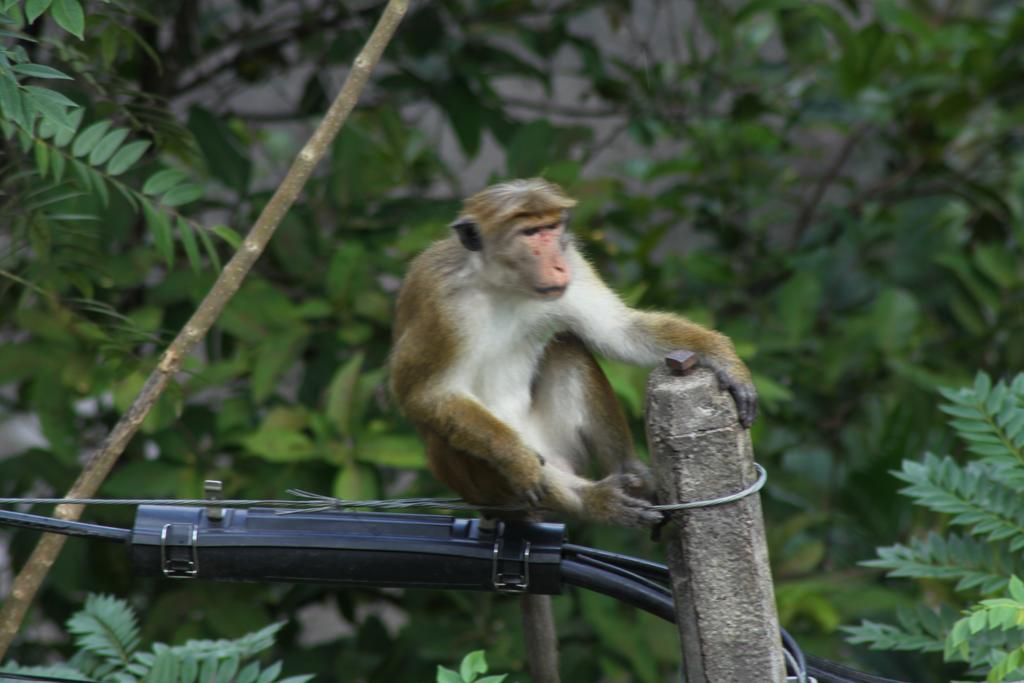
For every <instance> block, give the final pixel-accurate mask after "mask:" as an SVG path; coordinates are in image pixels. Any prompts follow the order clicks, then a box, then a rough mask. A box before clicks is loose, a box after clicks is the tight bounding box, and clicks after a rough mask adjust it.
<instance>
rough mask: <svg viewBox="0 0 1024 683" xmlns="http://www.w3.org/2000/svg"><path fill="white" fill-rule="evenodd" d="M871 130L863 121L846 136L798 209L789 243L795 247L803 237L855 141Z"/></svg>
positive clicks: (854, 145)
mask: <svg viewBox="0 0 1024 683" xmlns="http://www.w3.org/2000/svg"><path fill="white" fill-rule="evenodd" d="M869 130H871V124H868V123H863V124H861V125H860V126H858V127H857V128H855V129H854V131H853V132H852V133H850V137H848V138H846V142H844V143H843V146H842V147H840V148H839V153H838V154H836V157H835V159H833V160H832V163H831V164H829V166H828V168H827V169H825V172H824V173H822V174H821V179H820V180H819V181H818V184H817V185H816V186H815V187H814V192H813V193H811V199H810V200H809V201H808V202H807V204H805V205H804V208H803V209H802V210H801V211H800V216H799V217H798V218H797V220H796V227H794V228H793V237H792V240H791V242H790V243H791V244H792V245H793V246H794V247H795V246H797V245H798V244H800V240H802V239H803V236H804V233H805V232H807V229H808V228H809V227H811V223H812V222H813V221H814V214H815V213H817V211H818V206H819V205H820V204H821V200H822V199H824V198H825V192H827V191H828V188H829V187H831V186H832V183H834V182H835V181H836V180H837V179H838V178H839V174H840V173H841V172H842V170H843V167H844V166H846V162H847V161H849V160H850V156H851V155H852V154H853V150H854V149H856V147H857V143H859V142H860V141H861V139H863V137H864V135H866V134H867V132H868V131H869Z"/></svg>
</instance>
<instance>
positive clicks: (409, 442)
mask: <svg viewBox="0 0 1024 683" xmlns="http://www.w3.org/2000/svg"><path fill="white" fill-rule="evenodd" d="M356 454H357V457H358V458H359V460H360V461H362V462H366V463H370V464H374V465H378V466H382V467H397V468H401V469H425V468H426V466H427V459H426V457H425V455H424V453H423V442H422V441H420V440H419V439H417V438H416V437H414V436H400V435H397V434H377V435H373V436H361V437H360V438H359V441H358V444H357V450H356Z"/></svg>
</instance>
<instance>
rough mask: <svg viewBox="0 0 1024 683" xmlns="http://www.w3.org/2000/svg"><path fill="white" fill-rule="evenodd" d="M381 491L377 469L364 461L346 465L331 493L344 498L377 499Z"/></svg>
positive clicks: (336, 479) (335, 480) (335, 481)
mask: <svg viewBox="0 0 1024 683" xmlns="http://www.w3.org/2000/svg"><path fill="white" fill-rule="evenodd" d="M379 493H380V491H379V489H378V487H377V475H376V472H375V470H374V469H373V468H372V467H370V466H369V465H364V464H362V463H352V464H351V465H348V466H346V467H345V468H344V469H343V470H342V471H341V472H339V473H338V476H337V477H336V478H335V479H334V485H333V486H332V487H331V495H332V496H334V497H335V498H341V499H343V500H376V499H377V497H378V495H379Z"/></svg>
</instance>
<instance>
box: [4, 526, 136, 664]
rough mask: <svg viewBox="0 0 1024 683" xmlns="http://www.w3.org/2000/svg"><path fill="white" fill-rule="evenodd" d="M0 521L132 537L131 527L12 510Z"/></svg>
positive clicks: (106, 537)
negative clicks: (90, 522)
mask: <svg viewBox="0 0 1024 683" xmlns="http://www.w3.org/2000/svg"><path fill="white" fill-rule="evenodd" d="M0 522H3V523H4V524H8V525H10V526H18V527H23V528H25V529H35V530H36V531H47V532H50V533H55V534H64V535H65V536H82V537H83V538H96V539H100V540H103V541H120V542H122V543H125V542H127V541H130V540H131V537H132V531H131V529H122V528H120V527H116V526H103V525H101V524H89V523H87V522H73V521H71V520H69V519H57V518H55V517H46V516H44V515H33V514H29V513H27V512H14V511H12V510H0ZM4 675H5V676H6V675H8V674H4Z"/></svg>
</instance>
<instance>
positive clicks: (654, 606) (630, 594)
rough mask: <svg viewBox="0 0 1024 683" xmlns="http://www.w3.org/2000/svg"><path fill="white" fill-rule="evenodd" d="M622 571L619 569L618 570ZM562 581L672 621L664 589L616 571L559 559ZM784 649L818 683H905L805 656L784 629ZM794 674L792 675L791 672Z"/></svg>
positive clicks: (671, 605) (671, 606)
mask: <svg viewBox="0 0 1024 683" xmlns="http://www.w3.org/2000/svg"><path fill="white" fill-rule="evenodd" d="M619 569H621V568H619ZM562 578H563V579H564V580H565V583H567V584H569V585H572V586H577V587H579V588H586V589H588V590H592V591H594V592H596V593H602V594H604V595H607V596H609V597H612V598H615V599H616V600H620V601H622V602H625V603H628V604H630V605H633V606H634V607H637V608H639V609H642V610H644V611H646V612H650V613H651V614H653V615H655V616H658V617H661V618H662V619H664V620H666V621H670V622H675V620H676V619H675V618H676V612H675V604H674V603H673V601H672V597H671V595H670V594H668V593H666V592H665V591H664V590H652V589H650V588H649V587H648V586H646V585H644V584H643V583H637V582H634V581H633V580H632V579H627V578H625V577H623V576H622V575H621V574H620V573H618V572H609V570H608V569H606V568H601V567H596V566H592V565H590V564H586V563H584V562H580V561H578V560H572V559H565V560H562ZM780 631H781V636H782V641H783V643H784V644H785V646H786V649H787V650H788V651H789V652H790V654H792V655H793V657H794V658H795V659H796V662H797V665H798V666H800V667H802V668H803V670H804V671H805V672H807V673H808V674H809V675H811V676H813V677H815V678H816V679H817V680H818V683H906V681H898V680H896V679H893V678H884V677H881V676H875V675H874V674H869V673H864V672H862V671H857V670H856V669H851V668H849V667H847V666H843V665H842V664H837V663H835V662H831V661H829V660H826V659H821V658H820V657H813V656H811V657H805V656H804V653H803V651H802V650H801V649H800V646H799V645H798V644H797V642H796V640H795V639H794V638H793V636H792V635H790V634H789V633H788V632H787V631H786V630H785V629H780ZM794 673H795V672H794Z"/></svg>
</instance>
